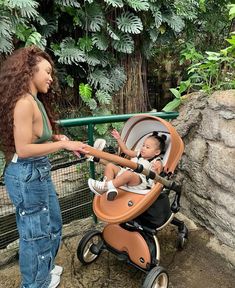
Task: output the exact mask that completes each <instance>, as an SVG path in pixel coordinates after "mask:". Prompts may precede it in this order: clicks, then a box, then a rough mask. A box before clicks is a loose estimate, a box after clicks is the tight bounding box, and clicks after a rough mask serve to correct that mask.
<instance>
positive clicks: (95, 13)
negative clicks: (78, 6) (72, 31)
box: [84, 3, 106, 32]
mask: <svg viewBox="0 0 235 288" xmlns="http://www.w3.org/2000/svg"><path fill="white" fill-rule="evenodd" d="M86 17H87V18H86V23H84V24H86V29H88V30H89V31H92V32H97V31H100V30H101V28H102V27H103V26H104V25H105V23H106V21H105V17H104V14H103V11H102V9H101V6H100V5H99V4H98V3H93V4H90V5H87V6H86Z"/></svg>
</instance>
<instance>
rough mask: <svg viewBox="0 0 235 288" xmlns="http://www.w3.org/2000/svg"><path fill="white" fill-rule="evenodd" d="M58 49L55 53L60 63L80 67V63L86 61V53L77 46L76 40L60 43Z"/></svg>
mask: <svg viewBox="0 0 235 288" xmlns="http://www.w3.org/2000/svg"><path fill="white" fill-rule="evenodd" d="M54 48H55V46H54ZM56 48H57V49H56V50H54V53H55V55H56V56H59V59H58V61H59V63H62V64H69V65H71V64H75V65H78V64H79V63H80V62H85V61H86V59H85V53H84V52H83V51H82V50H81V49H80V48H79V47H78V46H77V45H76V43H75V40H74V39H72V38H65V39H64V40H63V41H62V42H61V43H60V46H59V47H56Z"/></svg>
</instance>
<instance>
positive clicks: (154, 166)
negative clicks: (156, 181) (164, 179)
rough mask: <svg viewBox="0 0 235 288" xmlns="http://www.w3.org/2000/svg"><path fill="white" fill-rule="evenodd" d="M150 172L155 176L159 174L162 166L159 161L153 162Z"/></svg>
mask: <svg viewBox="0 0 235 288" xmlns="http://www.w3.org/2000/svg"><path fill="white" fill-rule="evenodd" d="M152 170H153V171H154V172H156V173H157V174H160V173H161V172H162V170H163V165H162V162H161V161H154V163H153V164H152Z"/></svg>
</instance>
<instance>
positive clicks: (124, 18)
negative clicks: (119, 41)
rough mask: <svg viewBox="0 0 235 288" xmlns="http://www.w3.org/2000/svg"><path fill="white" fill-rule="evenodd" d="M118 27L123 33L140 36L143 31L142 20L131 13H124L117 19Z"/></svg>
mask: <svg viewBox="0 0 235 288" xmlns="http://www.w3.org/2000/svg"><path fill="white" fill-rule="evenodd" d="M116 21H117V26H118V29H120V30H121V31H122V32H125V33H131V34H139V33H140V32H141V31H142V30H143V24H142V21H141V19H140V18H139V17H138V16H136V15H134V14H133V13H131V12H128V11H127V12H124V13H122V14H121V15H120V16H119V17H117V20H116Z"/></svg>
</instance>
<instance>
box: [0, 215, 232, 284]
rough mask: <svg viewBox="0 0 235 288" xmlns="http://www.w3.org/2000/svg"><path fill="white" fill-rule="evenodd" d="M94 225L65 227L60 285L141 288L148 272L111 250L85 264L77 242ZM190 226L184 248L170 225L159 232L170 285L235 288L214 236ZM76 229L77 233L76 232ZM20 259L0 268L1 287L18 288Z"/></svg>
mask: <svg viewBox="0 0 235 288" xmlns="http://www.w3.org/2000/svg"><path fill="white" fill-rule="evenodd" d="M92 227H94V224H93V222H92V220H91V219H87V220H83V221H80V222H77V223H74V224H73V225H72V227H66V228H65V231H64V234H65V235H66V236H65V237H64V239H63V243H62V247H61V249H60V252H59V254H58V258H57V263H58V264H60V265H63V267H64V273H63V277H62V279H61V284H60V286H59V288H75V287H79V288H93V287H94V288H105V287H108V288H127V287H128V288H138V287H141V285H142V282H143V280H144V278H145V275H144V274H143V273H142V272H140V271H139V270H137V269H135V268H133V267H130V266H128V265H127V264H126V263H123V262H121V261H119V260H118V259H117V258H116V257H115V256H114V255H112V254H111V253H109V252H103V253H102V254H101V255H100V256H99V258H98V259H97V260H96V261H95V262H94V263H92V264H90V265H88V266H82V265H81V264H80V263H79V262H78V260H77V257H76V249H77V244H78V241H79V240H80V239H81V237H82V235H83V234H84V232H85V231H87V230H88V229H90V228H92ZM189 228H190V236H189V241H188V245H187V246H186V248H185V250H183V251H178V250H177V249H176V248H175V240H176V236H177V234H176V230H175V228H174V227H171V226H168V227H167V229H165V230H164V231H162V232H160V233H159V240H160V245H161V265H162V266H164V267H165V268H166V269H167V271H168V273H169V276H170V284H169V288H234V287H235V269H234V268H232V266H231V265H229V263H228V261H227V260H225V259H224V258H222V257H221V256H220V255H219V254H216V253H215V252H213V251H212V250H211V249H210V248H208V243H209V241H210V240H211V239H212V236H211V235H210V234H209V233H208V232H206V231H205V230H204V229H202V228H197V229H195V228H192V227H189ZM74 231H75V232H74ZM19 283H20V277H19V271H18V265H17V262H14V263H12V264H10V265H8V266H6V267H4V268H2V269H1V270H0V288H16V287H19Z"/></svg>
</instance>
